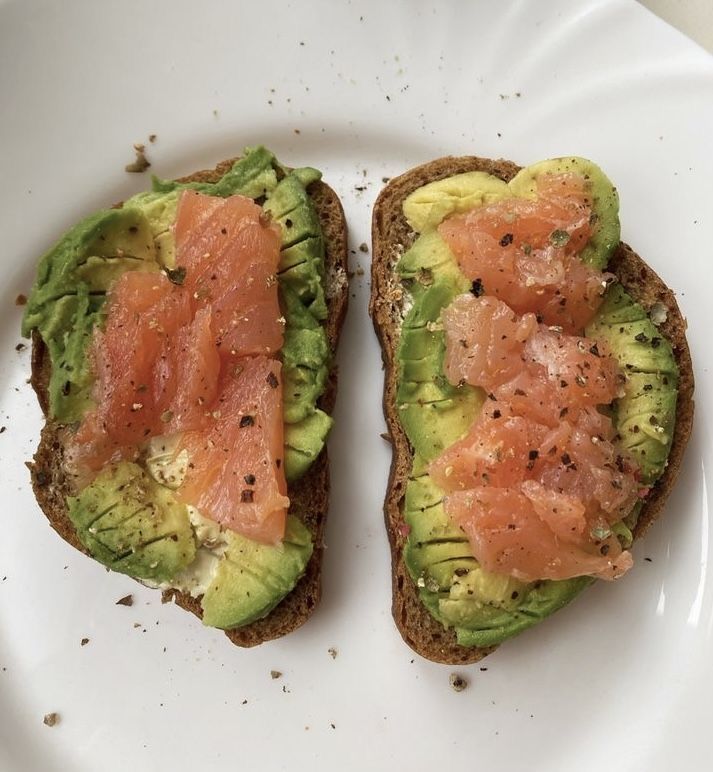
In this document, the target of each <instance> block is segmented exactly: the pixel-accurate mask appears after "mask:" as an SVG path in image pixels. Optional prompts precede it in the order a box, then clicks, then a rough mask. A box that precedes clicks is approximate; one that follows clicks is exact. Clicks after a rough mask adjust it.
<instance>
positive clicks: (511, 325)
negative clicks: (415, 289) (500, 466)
mask: <svg viewBox="0 0 713 772" xmlns="http://www.w3.org/2000/svg"><path fill="white" fill-rule="evenodd" d="M442 319H443V326H444V330H445V334H446V354H445V358H444V371H445V374H446V376H447V378H448V379H449V381H450V382H451V383H453V384H458V383H469V384H471V385H472V386H480V387H481V388H484V389H485V390H486V391H489V392H491V393H494V395H495V397H496V398H497V399H498V400H499V401H503V402H506V403H507V404H509V405H510V407H511V408H512V409H513V410H514V411H515V412H516V413H517V414H519V415H528V416H531V417H533V418H535V419H536V420H538V421H540V422H542V423H547V424H549V425H552V426H554V425H556V424H557V423H558V422H559V421H560V420H561V419H562V418H563V417H564V415H566V414H567V413H568V412H570V411H573V413H572V417H575V416H576V411H577V410H578V409H579V408H583V407H589V406H595V405H604V404H609V403H610V402H611V401H612V400H613V399H615V398H616V397H617V396H620V393H621V389H622V387H623V384H624V378H623V375H622V374H621V373H620V371H619V365H618V362H617V360H616V359H614V357H613V356H611V354H610V352H609V349H608V347H607V346H606V344H605V343H601V342H597V341H594V340H593V339H590V338H586V337H578V336H574V335H566V334H563V333H561V332H559V331H558V330H552V329H548V328H547V327H545V326H544V325H539V326H538V325H537V323H536V321H535V317H534V315H533V314H525V315H524V316H522V317H518V315H517V314H516V313H515V312H514V311H513V310H512V309H510V308H509V307H508V306H507V305H506V304H505V303H503V302H502V301H500V300H497V299H496V298H493V297H490V296H483V297H479V298H475V297H473V296H472V295H460V296H458V297H457V298H456V299H455V300H454V301H453V302H452V303H451V305H450V306H449V307H448V308H447V309H445V310H444V311H443V314H442ZM533 401H534V402H535V404H534V405H533V404H532V403H533ZM522 411H524V412H522Z"/></svg>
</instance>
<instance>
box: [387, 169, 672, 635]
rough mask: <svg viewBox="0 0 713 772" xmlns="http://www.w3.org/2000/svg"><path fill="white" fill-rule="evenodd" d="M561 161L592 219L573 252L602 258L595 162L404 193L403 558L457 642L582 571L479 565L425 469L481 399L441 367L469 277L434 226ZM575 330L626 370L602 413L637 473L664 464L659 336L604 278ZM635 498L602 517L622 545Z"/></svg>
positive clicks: (456, 180) (545, 601)
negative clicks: (595, 306) (531, 573)
mask: <svg viewBox="0 0 713 772" xmlns="http://www.w3.org/2000/svg"><path fill="white" fill-rule="evenodd" d="M564 171H574V172H578V173H580V174H582V175H584V176H585V178H586V179H587V180H588V181H589V183H590V191H591V204H592V211H593V218H592V220H593V222H594V223H596V225H595V228H594V234H593V237H592V239H591V240H590V242H589V244H588V245H587V246H586V247H585V249H584V251H583V252H582V257H583V259H584V260H585V261H586V262H588V263H590V264H592V265H595V266H597V267H599V268H603V267H604V266H605V265H606V263H607V261H608V260H609V257H610V256H611V254H612V253H613V251H614V249H616V246H617V245H618V243H619V218H618V198H617V194H616V190H615V189H614V187H613V186H612V184H611V182H609V180H608V179H607V178H606V176H605V175H604V174H603V173H602V172H601V170H600V169H599V168H598V167H596V166H595V165H594V164H592V163H591V162H590V161H586V160H585V159H579V158H560V159H554V160H552V161H543V162H541V163H538V164H535V165H533V166H530V167H527V168H525V169H523V170H521V171H520V172H519V173H518V174H517V175H516V176H515V177H514V178H513V179H512V180H511V181H510V183H509V184H507V183H504V182H503V181H502V180H499V179H497V178H494V177H491V176H490V175H487V174H484V173H482V172H469V173H466V174H461V175H456V176H454V177H451V178H448V179H446V180H439V181H437V182H434V183H429V184H428V185H425V186H423V187H422V188H419V189H418V190H416V191H414V192H413V193H412V194H411V195H410V196H409V197H408V198H407V199H406V200H405V201H404V214H405V216H406V218H407V220H408V221H409V223H410V224H411V225H412V227H413V228H414V229H415V230H416V231H418V232H420V235H419V236H418V238H417V239H416V241H415V242H414V243H413V245H412V246H411V247H410V248H409V249H408V250H407V251H406V252H405V253H404V254H403V255H402V257H401V259H400V260H399V263H398V265H397V271H398V273H399V275H400V277H401V280H402V284H403V286H404V288H405V289H406V290H407V292H408V295H409V299H410V301H411V302H410V308H409V310H408V312H407V313H406V315H405V317H404V319H403V324H402V328H401V336H400V340H399V346H398V350H397V358H398V388H397V397H396V398H397V407H398V410H399V419H400V421H401V424H402V426H403V428H404V431H405V432H406V435H407V436H408V439H409V442H410V443H411V446H412V448H413V451H414V461H413V469H412V473H411V476H410V478H409V482H408V485H407V487H406V495H405V500H404V505H403V506H404V519H405V521H406V523H407V525H408V526H409V534H408V538H407V540H406V544H405V546H404V549H403V559H404V563H405V565H406V568H407V570H408V572H409V574H410V576H411V578H412V579H413V581H414V582H415V584H416V586H417V587H418V590H419V595H420V598H421V601H422V602H423V604H424V605H425V606H426V608H427V609H428V611H429V612H430V613H431V615H432V616H433V617H434V618H435V619H436V620H438V621H439V622H440V623H441V624H443V625H444V627H447V628H453V629H454V630H455V633H456V639H457V641H458V643H459V644H461V645H462V646H479V647H482V646H492V645H496V644H498V643H501V642H502V641H504V640H505V639H507V638H510V637H512V636H514V635H517V634H518V633H520V632H522V631H523V630H525V629H527V628H528V627H532V626H533V625H535V624H537V623H538V622H540V621H541V620H542V619H544V618H545V617H547V616H549V615H550V614H552V613H553V612H555V611H556V610H557V609H559V608H561V607H562V606H564V605H565V604H567V603H568V602H569V601H570V600H572V599H573V598H574V597H575V596H576V595H577V594H578V593H579V592H581V591H582V590H583V589H584V588H585V587H587V586H588V585H589V584H591V583H592V581H593V579H591V578H590V577H578V578H575V579H569V580H565V581H538V582H529V583H525V582H520V581H517V580H516V579H513V578H512V577H509V576H504V575H500V574H494V573H490V572H487V571H485V570H484V569H483V568H481V567H480V566H479V565H478V563H477V561H476V560H475V558H474V557H473V554H472V550H471V548H470V544H469V542H468V540H467V539H466V537H465V535H464V533H463V531H462V530H461V529H460V528H458V527H457V526H456V525H455V524H454V523H452V522H451V521H450V519H449V518H448V517H447V516H446V514H445V511H444V508H443V497H444V492H443V491H442V490H441V489H440V488H439V487H438V486H436V485H435V483H434V482H433V481H432V480H431V479H430V477H429V476H428V473H427V466H428V462H430V461H431V460H433V459H434V458H436V457H437V456H438V455H439V454H440V453H441V452H442V451H443V450H444V449H445V448H447V447H449V446H450V445H452V444H453V443H454V442H455V441H456V440H458V439H460V438H461V437H462V436H463V435H464V434H465V433H466V432H467V431H468V429H469V428H470V426H471V425H472V423H473V421H474V420H475V418H476V416H477V415H478V413H479V411H480V409H481V406H482V403H483V399H484V394H483V393H482V390H480V389H474V388H472V387H470V386H467V385H465V386H458V387H457V386H453V385H451V384H450V383H449V382H448V381H447V379H446V378H445V376H444V374H443V356H444V353H445V335H444V333H443V330H442V325H441V322H440V315H441V311H442V310H443V309H444V308H445V307H446V306H448V305H449V304H450V303H451V302H452V300H453V299H454V298H455V297H456V296H457V295H459V294H461V293H464V292H468V291H469V290H470V282H469V281H468V280H467V279H466V278H465V277H464V276H463V274H462V273H461V272H460V270H459V269H458V266H457V263H456V260H455V258H454V256H453V255H452V253H451V251H450V250H449V249H448V246H447V245H446V243H445V242H444V241H443V239H441V237H440V236H439V234H438V232H437V230H436V227H437V226H438V224H439V223H440V222H441V221H442V220H443V218H445V217H446V216H448V215H450V214H453V213H456V212H464V211H467V210H468V209H472V208H473V207H475V206H482V205H487V204H489V203H492V202H494V201H498V200H500V199H503V198H506V197H510V196H524V197H526V196H531V195H534V191H535V186H536V180H537V177H538V175H540V174H543V173H559V172H564ZM407 307H408V304H407ZM586 334H587V335H589V336H591V337H596V338H599V339H602V340H605V341H606V342H607V343H608V345H609V346H610V348H611V350H612V353H613V354H614V355H615V356H616V357H617V358H618V360H619V362H620V363H621V366H622V368H623V371H624V373H625V374H626V377H627V381H626V385H625V394H624V396H623V397H622V398H620V399H619V400H617V401H616V402H615V404H614V408H613V410H614V420H615V424H616V427H617V429H618V431H619V433H620V434H621V437H622V445H623V447H624V448H625V449H626V450H627V451H628V452H629V453H631V454H632V455H633V456H634V458H635V459H636V461H637V462H638V463H639V465H640V467H641V473H642V481H643V483H644V484H647V485H650V484H652V483H653V482H654V481H655V480H656V479H657V478H658V477H659V476H660V474H661V473H662V471H663V469H664V467H665V464H666V459H667V457H668V452H669V449H670V446H671V441H672V435H673V426H674V421H675V408H676V396H677V386H678V372H677V368H676V364H675V360H674V357H673V352H672V351H671V346H670V344H669V343H668V341H666V340H665V339H664V338H662V337H661V336H660V335H659V334H658V332H657V330H656V327H655V326H654V324H653V323H652V322H651V320H650V319H649V317H648V315H647V314H646V312H645V311H644V309H643V308H642V307H641V306H640V305H638V304H637V303H635V302H634V301H633V300H632V298H631V297H630V296H629V295H627V293H626V292H624V290H623V289H622V288H621V287H620V286H619V285H616V284H615V285H612V286H611V287H610V288H609V290H608V292H607V296H606V298H605V302H604V304H603V305H602V307H601V310H600V311H599V313H598V315H597V317H596V318H595V319H594V320H593V322H592V323H591V324H590V326H589V327H588V328H587V330H586ZM639 509H640V506H637V507H636V508H635V510H634V512H632V513H631V514H630V515H629V517H627V518H626V520H625V521H624V522H621V523H617V524H616V525H615V526H613V529H612V530H613V531H614V532H615V533H616V534H617V536H618V537H619V539H620V540H621V542H622V544H624V546H626V547H628V546H629V545H630V544H631V541H632V534H631V529H633V527H634V525H635V523H636V517H637V515H638V511H639Z"/></svg>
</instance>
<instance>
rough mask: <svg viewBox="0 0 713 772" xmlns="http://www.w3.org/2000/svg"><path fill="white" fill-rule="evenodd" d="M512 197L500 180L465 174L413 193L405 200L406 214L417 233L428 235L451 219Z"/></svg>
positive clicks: (429, 185) (422, 187)
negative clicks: (450, 216) (451, 216)
mask: <svg viewBox="0 0 713 772" xmlns="http://www.w3.org/2000/svg"><path fill="white" fill-rule="evenodd" d="M510 195H512V194H511V192H510V190H509V189H508V185H507V183H506V182H503V181H502V180H500V179H498V178H497V177H493V176H492V175H491V174H486V173H485V172H465V173H464V174H455V175H453V176H452V177H447V178H446V179H443V180H437V181H436V182H429V183H428V184H427V185H423V186H421V187H420V188H418V189H417V190H414V192H413V193H411V194H410V195H409V196H407V197H406V199H405V200H404V203H403V212H404V215H405V216H406V220H407V221H408V224H409V225H410V226H411V227H412V228H413V229H414V230H415V231H416V232H417V233H425V232H426V231H429V230H432V229H434V228H436V227H437V226H438V225H439V224H440V223H441V222H442V221H443V220H444V219H445V218H446V217H448V215H451V214H455V213H457V212H467V211H468V210H469V209H473V208H474V207H476V206H483V205H487V204H492V203H493V202H495V201H499V200H500V199H502V198H507V197H508V196H510Z"/></svg>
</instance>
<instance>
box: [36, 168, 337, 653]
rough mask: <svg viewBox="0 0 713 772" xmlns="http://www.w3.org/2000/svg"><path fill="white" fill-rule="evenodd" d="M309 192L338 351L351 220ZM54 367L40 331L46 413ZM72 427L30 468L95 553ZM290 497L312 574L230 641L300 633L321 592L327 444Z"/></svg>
mask: <svg viewBox="0 0 713 772" xmlns="http://www.w3.org/2000/svg"><path fill="white" fill-rule="evenodd" d="M236 160H237V159H230V160H227V161H223V162H221V163H220V164H218V166H216V167H215V169H210V170H205V171H199V172H196V173H194V174H192V175H190V176H189V177H184V178H182V179H180V180H179V182H215V181H217V180H218V179H220V178H221V177H222V176H223V175H224V174H225V173H226V172H227V171H228V170H229V169H230V168H231V167H232V165H233V164H234V163H235V161H236ZM308 193H309V195H310V197H311V199H312V201H313V203H314V205H315V208H316V211H317V214H318V216H319V220H320V224H321V227H322V233H323V235H324V240H325V246H326V257H325V268H326V272H325V273H326V276H327V286H326V287H325V291H326V292H325V294H326V299H327V308H328V312H329V314H328V317H327V320H326V322H325V329H326V333H327V339H328V341H329V346H330V349H331V351H332V354H334V353H335V352H336V348H337V343H338V340H339V334H340V331H341V328H342V323H343V321H344V316H345V314H346V310H347V299H348V286H347V269H348V265H347V262H348V257H347V225H346V221H345V219H344V211H343V209H342V205H341V203H340V201H339V198H338V197H337V194H336V193H335V192H334V191H333V190H332V189H331V188H330V187H329V186H328V185H327V184H326V183H324V182H321V181H320V182H315V183H313V184H312V185H310V186H309V188H308ZM117 206H121V204H118V205H117ZM50 366H51V365H50V359H49V355H48V352H47V349H46V347H45V345H44V343H43V341H42V338H41V337H40V335H39V334H38V333H37V331H34V332H33V335H32V377H31V383H32V386H33V388H34V390H35V393H36V394H37V398H38V400H39V403H40V406H41V408H42V410H43V412H44V414H45V415H47V411H48V391H47V385H48V381H49V375H50ZM336 392H337V370H336V366H335V365H334V358H333V357H332V367H331V371H330V375H329V379H328V382H327V388H326V390H325V392H324V394H323V395H322V396H321V397H320V399H319V401H318V403H317V406H318V407H320V408H321V409H322V410H324V411H325V412H327V413H331V412H332V410H333V408H334V402H335V399H336ZM67 431H68V430H67V429H66V428H65V427H63V426H61V425H59V424H57V423H56V422H54V421H52V420H48V421H47V422H46V423H45V426H44V428H43V430H42V435H41V439H40V444H39V447H38V448H37V452H36V453H35V456H34V462H33V463H31V464H28V466H29V468H30V472H31V475H32V487H33V490H34V492H35V497H36V498H37V501H38V503H39V505H40V507H41V508H42V511H43V512H44V513H45V515H46V516H47V519H48V520H49V522H50V525H51V526H52V527H53V528H54V529H55V531H57V533H58V534H59V535H60V536H61V537H62V538H63V539H64V540H65V541H67V542H69V543H70V544H71V545H72V546H73V547H76V548H77V549H78V550H81V551H82V552H84V553H87V550H86V549H85V548H84V547H83V545H82V544H81V542H80V541H79V539H78V538H77V535H76V533H75V530H74V526H73V524H72V522H71V520H70V519H69V517H68V514H67V506H66V497H67V496H68V495H72V494H73V493H74V491H73V490H72V489H71V482H70V480H69V478H68V477H67V475H66V474H65V465H64V447H65V438H66V433H67ZM288 495H289V497H290V512H291V513H292V514H294V515H297V516H298V517H299V518H300V519H301V520H302V522H303V523H304V524H305V525H306V526H307V528H309V530H310V532H311V533H312V537H313V542H314V551H313V553H312V557H311V558H310V561H309V563H308V564H307V568H306V570H305V574H304V576H303V577H302V578H301V579H300V581H299V582H298V583H297V586H296V587H295V588H294V590H293V591H292V592H291V593H290V594H289V595H287V597H285V598H284V599H283V600H282V601H281V602H280V603H279V604H278V605H277V606H276V607H275V608H274V609H273V611H272V612H271V613H270V614H269V615H268V616H267V617H265V618H263V619H259V620H257V621H256V622H253V623H252V624H249V625H246V626H244V627H241V628H238V629H235V630H228V631H226V635H227V636H228V638H230V640H231V641H232V642H233V643H235V644H237V645H238V646H246V647H249V646H256V645H257V644H259V643H263V642H264V641H269V640H271V639H273V638H279V637H280V636H283V635H286V634H287V633H289V632H292V631H293V630H295V629H296V628H298V627H300V626H301V625H302V624H304V623H305V622H306V621H307V618H308V617H309V616H310V614H311V613H312V611H313V610H314V608H315V607H316V605H317V603H318V602H319V599H320V596H321V591H322V590H321V572H322V553H323V534H324V527H325V523H326V519H327V510H328V506H329V459H328V456H327V448H326V447H325V448H324V449H323V450H322V452H321V454H320V455H319V457H318V458H317V459H316V460H315V462H314V463H313V464H312V466H311V467H310V469H309V471H308V472H307V474H306V475H305V476H304V477H302V478H301V479H300V480H298V481H297V482H295V483H294V484H291V485H290V486H289V488H288ZM87 554H88V553H87ZM171 599H173V600H175V602H176V603H177V604H178V605H179V606H181V607H183V608H184V609H186V610H188V611H192V612H193V613H194V614H196V616H198V617H201V606H200V602H199V600H198V599H196V598H192V597H191V596H190V595H188V594H187V593H184V592H178V591H176V590H167V591H165V592H164V593H163V600H164V601H169V600H171Z"/></svg>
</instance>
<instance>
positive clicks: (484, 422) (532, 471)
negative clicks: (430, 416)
mask: <svg viewBox="0 0 713 772" xmlns="http://www.w3.org/2000/svg"><path fill="white" fill-rule="evenodd" d="M590 218H591V207H590V203H589V200H588V199H587V196H586V194H585V191H584V181H583V180H582V178H581V177H578V176H577V175H544V176H543V177H541V178H540V179H539V180H538V197H537V199H535V200H530V199H506V200H502V201H499V202H497V203H495V204H492V205H489V206H485V207H481V208H479V209H474V210H472V211H470V212H467V213H465V214H462V215H455V216H453V217H450V218H448V219H446V220H445V221H444V222H443V223H442V224H441V225H440V226H439V231H440V233H441V235H442V236H443V238H444V239H445V240H446V242H447V243H448V244H449V246H450V247H451V249H452V251H453V252H454V254H455V256H456V258H457V260H458V263H459V266H460V268H461V269H462V271H463V272H464V273H465V275H466V276H467V277H468V278H470V279H472V280H473V281H474V285H473V293H471V294H466V295H460V296H458V297H456V298H455V299H454V300H453V302H452V303H451V304H450V306H448V308H446V309H444V311H443V312H442V315H441V319H442V322H443V329H444V333H445V341H446V351H445V356H444V372H445V375H446V377H447V378H448V379H449V381H450V382H451V383H453V384H454V385H463V384H466V383H467V384H470V385H471V386H476V387H480V388H482V389H484V391H485V392H486V399H485V402H484V406H483V409H482V411H481V413H480V415H479V416H478V418H477V419H476V420H475V422H474V423H473V425H472V426H471V427H470V430H469V431H468V433H467V434H466V435H465V436H464V437H462V438H461V439H460V440H458V441H457V442H455V443H454V444H453V445H451V446H450V447H449V448H447V449H446V450H445V451H444V452H443V453H442V454H441V455H440V456H439V457H438V458H436V459H435V460H434V461H432V462H431V463H430V465H429V469H428V471H429V474H430V476H431V477H432V478H433V480H434V482H435V483H436V484H437V485H438V486H439V487H441V488H442V489H443V490H444V491H445V492H446V495H445V500H444V507H445V511H446V513H447V514H448V515H449V516H450V517H451V518H452V519H453V521H454V522H455V523H456V524H458V525H459V526H460V527H461V528H462V529H463V531H464V532H465V533H466V535H467V536H468V538H469V541H470V543H471V546H472V548H473V554H474V556H475V558H476V559H477V560H478V561H479V563H480V564H481V565H482V566H483V567H485V568H486V569H488V570H491V571H496V572H500V573H507V574H509V575H512V576H515V577H517V578H519V579H522V580H525V581H534V580H537V579H569V578H572V577H575V576H581V575H591V576H596V577H599V578H603V579H616V578H618V577H619V576H621V575H622V574H623V573H624V572H626V571H627V570H628V569H629V568H630V567H631V565H632V558H631V555H630V553H629V552H628V551H626V550H624V549H622V546H621V544H620V542H619V540H618V539H617V538H616V536H615V535H614V534H613V531H612V527H613V526H614V525H615V524H616V523H618V522H619V521H621V520H622V519H623V518H624V517H626V516H627V515H628V514H629V513H630V512H631V510H632V508H633V507H634V506H635V504H636V502H637V500H638V498H639V496H640V495H641V493H642V492H643V491H642V489H641V487H640V485H639V482H638V479H639V472H638V469H637V467H636V464H635V463H634V462H633V461H632V460H631V459H630V458H628V457H626V456H624V455H623V454H622V453H621V452H619V450H618V448H617V437H616V433H615V430H614V426H613V424H612V420H611V418H610V416H609V415H608V414H607V412H606V411H607V406H608V405H610V404H611V403H612V402H613V401H614V400H615V399H616V398H617V397H619V396H621V395H622V393H623V391H622V390H623V386H624V383H625V377H624V375H623V373H622V372H621V370H620V367H619V364H618V362H617V360H616V359H615V358H614V357H613V356H612V355H611V352H610V351H609V350H608V348H607V346H606V344H605V343H604V342H602V341H597V340H594V339H591V338H587V337H585V336H583V335H582V331H583V328H584V326H585V324H586V323H587V322H589V321H590V320H591V318H592V317H593V315H594V313H596V310H597V308H598V306H599V304H600V302H601V300H602V295H603V293H604V290H605V289H606V286H607V284H608V282H609V277H608V276H607V275H606V274H603V273H602V272H600V271H596V270H594V269H592V268H589V267H588V266H586V265H584V264H583V263H582V261H581V260H580V259H579V257H578V254H579V252H580V251H581V250H582V249H583V247H584V246H585V245H586V243H587V240H588V238H589V237H590V235H591V232H592V231H591V226H590ZM483 292H484V293H485V294H482V293H483Z"/></svg>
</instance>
